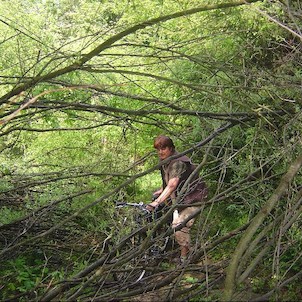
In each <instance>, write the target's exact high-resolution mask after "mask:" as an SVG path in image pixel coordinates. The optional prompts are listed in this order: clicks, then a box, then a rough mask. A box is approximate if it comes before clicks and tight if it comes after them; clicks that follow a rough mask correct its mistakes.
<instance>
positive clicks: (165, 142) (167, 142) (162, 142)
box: [154, 135, 175, 150]
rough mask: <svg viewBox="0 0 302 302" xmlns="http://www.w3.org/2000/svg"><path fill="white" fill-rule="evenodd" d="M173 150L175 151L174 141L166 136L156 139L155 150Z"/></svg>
mask: <svg viewBox="0 0 302 302" xmlns="http://www.w3.org/2000/svg"><path fill="white" fill-rule="evenodd" d="M166 147H168V148H172V150H175V146H174V143H173V141H172V139H171V138H170V137H168V136H165V135H159V136H158V137H156V138H155V139H154V148H155V149H164V148H166Z"/></svg>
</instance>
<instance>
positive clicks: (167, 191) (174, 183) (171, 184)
mask: <svg viewBox="0 0 302 302" xmlns="http://www.w3.org/2000/svg"><path fill="white" fill-rule="evenodd" d="M178 184H179V178H178V177H174V178H171V179H170V180H169V182H168V185H167V186H166V187H165V189H164V190H163V191H162V192H161V194H160V195H159V196H158V197H157V198H156V199H155V200H154V201H153V202H151V203H150V204H149V205H148V206H147V208H148V209H149V210H152V209H154V208H156V207H158V206H159V205H160V204H161V203H162V202H164V201H165V200H166V199H167V198H168V197H169V196H170V195H171V194H172V193H173V192H174V191H175V190H176V188H177V186H178Z"/></svg>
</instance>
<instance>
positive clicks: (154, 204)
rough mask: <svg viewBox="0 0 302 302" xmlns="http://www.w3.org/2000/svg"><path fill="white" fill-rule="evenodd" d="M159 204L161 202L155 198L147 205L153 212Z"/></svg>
mask: <svg viewBox="0 0 302 302" xmlns="http://www.w3.org/2000/svg"><path fill="white" fill-rule="evenodd" d="M158 206H159V202H158V201H157V200H154V201H152V202H151V203H149V204H148V205H146V209H147V210H148V211H150V212H153V211H154V210H155V209H156V208H157V207H158Z"/></svg>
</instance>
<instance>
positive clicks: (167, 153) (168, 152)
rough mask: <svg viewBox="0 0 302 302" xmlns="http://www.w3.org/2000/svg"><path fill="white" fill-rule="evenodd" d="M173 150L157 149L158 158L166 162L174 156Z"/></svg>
mask: <svg viewBox="0 0 302 302" xmlns="http://www.w3.org/2000/svg"><path fill="white" fill-rule="evenodd" d="M173 153H174V152H173V149H172V148H170V147H162V148H158V149H157V154H158V157H159V158H160V159H161V160H164V159H166V158H168V157H169V156H171V155H172V154H173Z"/></svg>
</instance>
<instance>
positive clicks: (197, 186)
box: [147, 135, 207, 262]
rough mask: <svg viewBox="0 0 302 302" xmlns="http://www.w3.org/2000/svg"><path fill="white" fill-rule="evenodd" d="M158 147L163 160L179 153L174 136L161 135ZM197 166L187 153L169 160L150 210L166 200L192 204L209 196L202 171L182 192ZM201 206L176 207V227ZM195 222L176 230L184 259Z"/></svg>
mask: <svg viewBox="0 0 302 302" xmlns="http://www.w3.org/2000/svg"><path fill="white" fill-rule="evenodd" d="M154 148H155V149H157V152H158V157H159V159H160V161H163V160H165V159H167V158H169V157H171V156H173V155H177V154H178V152H177V151H176V150H175V146H174V143H173V141H172V139H171V138H170V137H168V136H164V135H160V136H158V137H157V138H156V139H155V140H154ZM194 169H195V166H194V165H193V164H192V162H191V160H190V158H188V157H187V156H180V157H178V158H176V159H172V160H170V161H168V162H167V163H166V164H164V165H162V166H161V168H160V171H161V176H162V187H161V189H160V190H158V191H156V192H154V195H157V196H158V197H157V198H156V199H155V200H154V201H153V202H151V203H150V204H148V205H147V208H148V209H149V210H150V211H153V210H155V209H156V208H157V207H158V206H160V205H162V204H163V203H166V204H171V202H172V203H175V202H178V203H181V204H188V205H190V204H192V203H195V202H200V201H202V200H203V199H204V198H206V197H207V188H206V185H205V183H204V182H203V181H202V180H201V179H200V178H199V177H198V175H196V176H194V177H191V179H190V181H189V184H188V186H186V189H185V190H184V192H185V193H184V194H182V196H181V195H180V191H181V189H182V188H183V185H184V183H185V182H186V180H187V179H188V178H189V177H190V175H191V173H192V172H193V171H194ZM198 209H199V207H196V206H188V207H185V208H181V209H179V210H178V211H177V210H176V211H175V212H174V215H173V221H172V228H176V227H177V226H178V225H180V224H181V223H182V222H183V221H185V220H186V219H187V218H188V217H189V216H191V215H192V214H193V213H194V212H195V211H197V210H198ZM193 223H194V218H192V219H191V220H190V221H188V222H187V223H186V225H185V226H184V227H183V228H182V229H180V230H178V231H176V232H175V240H176V242H177V243H178V244H179V246H180V261H181V262H184V260H185V259H186V257H187V255H188V253H189V251H190V229H191V227H192V225H193Z"/></svg>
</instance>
